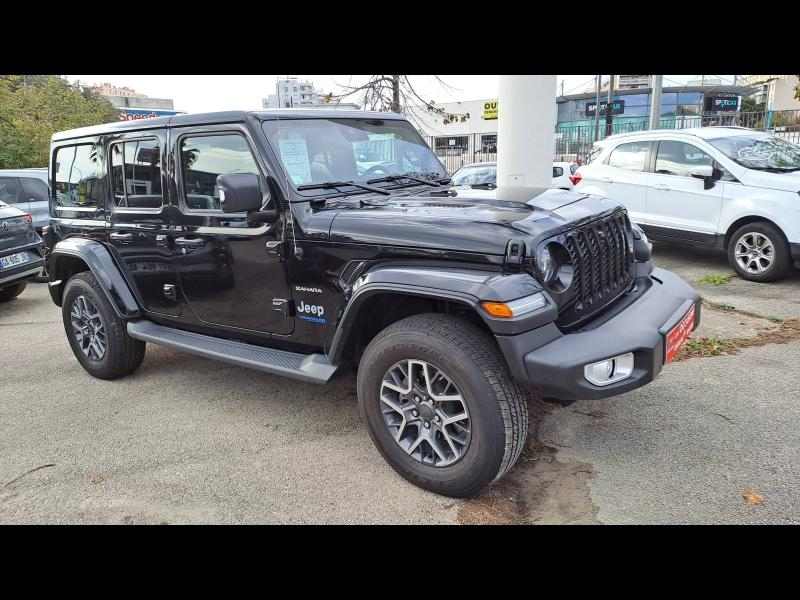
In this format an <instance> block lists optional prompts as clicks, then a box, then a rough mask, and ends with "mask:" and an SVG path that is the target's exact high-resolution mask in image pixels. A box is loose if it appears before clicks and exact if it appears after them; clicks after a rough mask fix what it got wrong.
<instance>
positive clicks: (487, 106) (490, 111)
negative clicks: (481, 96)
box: [483, 100, 497, 121]
mask: <svg viewBox="0 0 800 600" xmlns="http://www.w3.org/2000/svg"><path fill="white" fill-rule="evenodd" d="M483 118H484V119H485V120H487V121H488V120H490V119H496V118H497V100H487V101H486V102H484V103H483Z"/></svg>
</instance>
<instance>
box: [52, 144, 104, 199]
mask: <svg viewBox="0 0 800 600" xmlns="http://www.w3.org/2000/svg"><path fill="white" fill-rule="evenodd" d="M55 161H56V168H55V172H56V176H55V190H54V191H55V195H56V206H57V207H63V208H75V209H95V208H97V205H98V204H100V199H101V198H102V193H103V189H102V188H103V186H102V183H103V182H102V180H101V179H98V177H97V171H98V167H99V163H100V155H99V153H98V151H97V145H96V144H81V145H79V146H62V147H61V148H59V149H58V150H56V156H55Z"/></svg>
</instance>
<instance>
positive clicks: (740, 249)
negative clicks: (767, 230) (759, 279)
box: [734, 231, 775, 275]
mask: <svg viewBox="0 0 800 600" xmlns="http://www.w3.org/2000/svg"><path fill="white" fill-rule="evenodd" d="M734 254H735V256H736V262H737V263H738V265H739V267H740V268H741V269H742V270H743V271H747V272H748V273H753V274H755V275H759V274H761V273H764V272H766V271H768V270H769V269H770V267H772V263H773V262H774V261H775V246H774V245H773V243H772V240H770V239H769V238H768V237H767V236H765V235H764V234H763V233H758V232H755V231H750V232H747V233H745V234H744V235H743V236H741V237H740V238H739V239H738V240H737V242H736V246H735V247H734Z"/></svg>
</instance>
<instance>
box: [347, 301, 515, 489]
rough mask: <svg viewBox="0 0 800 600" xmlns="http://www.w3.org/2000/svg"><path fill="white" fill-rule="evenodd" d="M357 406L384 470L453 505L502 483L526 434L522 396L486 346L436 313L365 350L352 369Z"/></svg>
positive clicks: (390, 331)
mask: <svg viewBox="0 0 800 600" xmlns="http://www.w3.org/2000/svg"><path fill="white" fill-rule="evenodd" d="M425 365H428V366H427V367H426V366H425ZM404 375H405V379H404ZM409 375H410V376H409ZM428 380H430V382H432V383H429V381H428ZM401 388H402V389H403V390H404V391H403V392H401V391H399V390H400V389H401ZM431 391H433V393H431ZM434 396H435V398H434ZM444 398H448V400H443V399H444ZM453 398H461V399H462V400H455V401H454V400H452V399H453ZM358 404H359V409H360V411H361V417H362V419H363V420H364V422H365V424H366V426H367V430H368V431H369V435H370V437H371V438H372V441H373V442H374V443H375V446H376V447H377V448H378V451H379V452H380V453H381V454H382V455H383V457H384V458H385V459H386V461H387V462H388V463H389V464H390V465H391V466H392V468H394V469H395V470H396V471H397V472H398V473H399V474H400V475H401V476H403V477H404V478H405V479H407V480H408V481H410V482H412V483H414V484H416V485H418V486H420V487H422V488H424V489H426V490H430V491H432V492H436V493H438V494H443V495H445V496H451V497H455V498H464V497H470V496H474V495H475V494H477V493H479V492H480V491H481V490H483V489H484V488H485V487H486V486H488V485H489V484H491V483H492V482H494V481H496V480H497V479H499V478H500V477H502V476H503V475H505V474H506V473H507V472H508V470H509V469H511V467H512V466H513V465H514V463H515V462H516V460H517V458H519V455H520V453H521V452H522V448H523V445H524V444H525V438H526V435H527V430H528V407H527V404H526V402H525V396H524V394H523V392H522V390H521V389H520V387H519V384H518V383H517V382H516V381H515V380H514V378H513V376H512V375H511V373H510V371H509V369H508V366H507V365H506V363H505V361H504V360H503V357H502V356H501V355H500V352H499V350H498V349H497V347H496V346H495V344H494V343H493V341H492V340H491V338H489V336H487V335H486V334H485V333H484V332H483V331H481V330H480V329H478V328H476V327H474V326H473V325H470V324H468V323H466V322H464V321H461V320H459V319H456V318H454V317H451V316H449V315H443V314H422V315H415V316H412V317H408V318H406V319H403V320H401V321H398V322H397V323H394V324H393V325H390V326H389V327H387V328H386V329H384V330H383V331H382V332H380V333H379V334H378V335H377V336H376V337H375V338H374V339H373V340H372V341H371V342H370V344H369V345H368V346H367V349H366V350H365V351H364V354H363V356H362V358H361V363H360V366H359V371H358ZM415 413H416V414H415ZM401 415H402V416H401ZM462 415H466V416H465V417H464V418H462V419H459V420H457V421H454V420H455V419H456V418H457V417H459V416H462ZM428 440H430V441H428ZM415 444H416V445H415ZM434 446H436V448H434Z"/></svg>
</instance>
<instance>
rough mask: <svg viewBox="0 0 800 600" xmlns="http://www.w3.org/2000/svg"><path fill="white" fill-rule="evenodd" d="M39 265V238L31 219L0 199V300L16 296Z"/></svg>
mask: <svg viewBox="0 0 800 600" xmlns="http://www.w3.org/2000/svg"><path fill="white" fill-rule="evenodd" d="M42 266H44V258H43V254H42V239H41V238H40V237H39V235H38V234H37V233H36V230H35V229H34V228H33V218H32V217H31V215H30V214H29V213H26V212H22V211H21V210H19V209H18V208H15V207H13V206H9V205H8V204H5V203H4V202H0V302H6V301H7V300H12V299H13V298H16V297H17V296H19V295H20V294H21V293H22V292H23V290H24V289H25V286H26V285H27V284H28V281H29V280H30V279H34V278H35V277H36V276H37V275H39V273H40V272H41V270H42Z"/></svg>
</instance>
